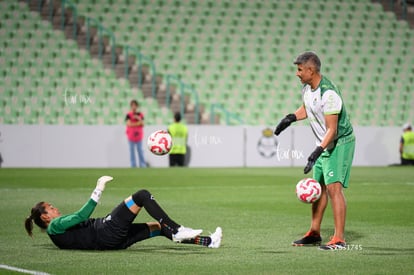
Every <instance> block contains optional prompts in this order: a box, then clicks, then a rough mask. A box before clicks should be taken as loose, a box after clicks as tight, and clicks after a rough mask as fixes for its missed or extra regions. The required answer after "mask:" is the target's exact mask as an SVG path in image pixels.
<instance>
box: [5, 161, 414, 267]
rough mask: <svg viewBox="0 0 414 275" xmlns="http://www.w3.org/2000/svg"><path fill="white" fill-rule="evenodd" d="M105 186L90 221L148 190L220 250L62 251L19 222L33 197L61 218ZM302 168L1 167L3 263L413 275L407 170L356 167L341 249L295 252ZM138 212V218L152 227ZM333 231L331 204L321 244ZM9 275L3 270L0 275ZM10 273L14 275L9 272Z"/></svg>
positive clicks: (413, 211) (300, 225)
mask: <svg viewBox="0 0 414 275" xmlns="http://www.w3.org/2000/svg"><path fill="white" fill-rule="evenodd" d="M104 174H108V175H112V176H113V177H114V178H115V179H114V181H113V182H111V183H109V185H108V186H107V188H106V190H105V192H104V194H103V197H102V199H101V203H100V204H99V205H98V206H97V208H96V210H95V212H94V214H93V217H99V216H104V215H106V214H107V213H108V212H109V211H110V210H111V209H112V208H113V207H114V206H115V205H116V204H118V203H119V202H120V201H121V200H122V199H124V198H125V197H127V196H128V195H130V194H131V193H133V192H135V191H136V190H138V189H141V188H146V189H148V190H150V191H151V192H152V193H153V194H154V195H155V197H156V198H157V200H158V202H159V203H160V204H161V205H162V206H163V207H164V208H165V209H166V210H167V212H168V213H169V215H170V216H171V217H172V218H174V219H175V220H177V221H178V222H179V223H182V224H183V225H186V226H191V227H194V228H199V227H200V228H203V229H204V230H205V232H206V233H208V232H209V231H213V230H214V229H215V227H216V226H221V227H222V228H223V232H224V237H223V242H222V247H221V248H220V249H206V248H203V247H198V246H191V245H179V244H174V243H172V242H170V241H169V240H167V239H165V238H154V239H151V240H147V241H144V242H141V243H138V244H136V245H134V246H132V247H130V248H129V249H127V250H122V251H100V252H99V251H65V250H59V249H57V248H56V247H55V246H54V245H53V244H52V243H51V241H50V240H49V238H48V237H47V235H46V234H44V233H41V232H40V230H38V229H37V228H36V229H35V231H34V233H35V236H34V239H31V238H30V237H28V236H27V235H26V233H25V231H24V227H23V220H24V218H25V217H26V216H27V215H28V214H29V210H30V208H31V207H32V206H33V205H34V203H36V202H38V201H40V200H46V201H49V202H51V203H53V204H54V205H55V206H56V207H58V208H59V209H60V210H61V212H62V213H70V212H72V211H75V210H77V209H78V208H79V207H81V206H82V204H83V203H84V202H85V201H86V200H87V199H88V198H89V195H90V193H91V192H92V190H93V189H94V187H95V182H96V179H97V178H98V177H99V176H101V175H104ZM303 177H304V175H303V173H302V169H301V168H299V167H298V168H257V169H250V168H249V169H247V168H246V169H242V168H240V169H226V168H222V169H185V168H184V169H0V192H1V200H0V220H1V222H0V264H4V265H9V266H15V267H19V268H25V269H29V270H37V271H43V272H48V273H51V274H167V273H168V274H295V273H296V274H305V273H306V274H312V273H315V274H327V273H340V274H342V273H344V274H413V273H414V264H413V262H414V169H413V167H379V168H368V167H355V168H353V171H352V176H351V184H350V188H349V189H348V190H346V197H347V203H348V216H347V226H346V238H347V241H348V243H349V245H350V246H349V249H348V250H346V251H319V250H318V249H317V248H316V247H310V248H309V247H306V248H305V247H292V246H291V245H290V244H291V242H292V241H293V240H295V239H297V238H299V237H301V235H302V234H303V233H305V231H306V230H307V229H308V226H309V219H310V215H309V214H310V207H309V205H306V204H303V203H301V202H299V201H298V200H297V199H296V197H295V194H294V189H295V184H296V182H297V181H299V180H300V179H301V178H303ZM150 220H151V219H150V217H149V216H148V215H147V214H146V213H141V214H140V215H139V216H138V217H137V219H136V221H137V222H145V221H150ZM332 233H333V218H332V211H331V208H330V205H329V206H328V209H327V212H326V214H325V219H324V222H323V231H322V235H323V236H322V237H323V239H324V241H327V240H328V238H329V236H330V235H331V234H332ZM5 273H10V272H9V271H6V270H2V269H0V274H5ZM10 274H15V273H10Z"/></svg>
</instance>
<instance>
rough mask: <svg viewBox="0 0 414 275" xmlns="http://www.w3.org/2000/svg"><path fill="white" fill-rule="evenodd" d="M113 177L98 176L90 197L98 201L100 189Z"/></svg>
mask: <svg viewBox="0 0 414 275" xmlns="http://www.w3.org/2000/svg"><path fill="white" fill-rule="evenodd" d="M113 179H114V178H113V177H111V176H102V177H100V178H99V179H98V181H97V182H96V188H95V190H93V192H92V195H91V199H93V200H94V201H95V202H99V199H100V198H101V196H102V191H103V190H105V185H106V184H107V183H108V182H110V181H111V180H113Z"/></svg>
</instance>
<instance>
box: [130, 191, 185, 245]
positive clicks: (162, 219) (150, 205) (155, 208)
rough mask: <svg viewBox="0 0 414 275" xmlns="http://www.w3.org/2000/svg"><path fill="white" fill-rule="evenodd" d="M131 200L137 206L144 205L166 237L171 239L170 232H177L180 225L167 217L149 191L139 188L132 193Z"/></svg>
mask: <svg viewBox="0 0 414 275" xmlns="http://www.w3.org/2000/svg"><path fill="white" fill-rule="evenodd" d="M132 200H133V201H134V202H135V204H136V205H138V206H139V207H144V208H145V210H146V211H147V212H148V214H150V216H151V217H153V218H154V219H156V220H157V221H158V222H159V223H160V224H161V231H162V233H163V235H165V236H166V237H167V238H169V239H172V234H176V233H177V232H178V228H179V227H180V225H179V224H177V223H176V222H174V221H173V220H172V219H170V217H168V215H167V213H165V212H164V210H162V208H161V207H160V206H159V205H158V203H157V202H156V201H155V199H154V197H153V196H152V195H151V193H150V192H148V191H147V190H140V191H138V192H136V193H135V194H133V195H132Z"/></svg>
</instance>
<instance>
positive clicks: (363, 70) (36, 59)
mask: <svg viewBox="0 0 414 275" xmlns="http://www.w3.org/2000/svg"><path fill="white" fill-rule="evenodd" d="M0 5H1V11H0V13H1V16H2V18H3V20H2V22H1V27H0V32H1V43H2V51H1V55H0V64H2V71H3V72H2V74H3V78H2V80H1V81H2V83H1V84H0V89H1V93H0V94H1V99H2V108H0V112H1V114H0V119H1V121H0V123H5V124H120V123H122V121H123V113H124V111H125V108H126V107H127V106H126V105H127V102H128V100H129V99H130V98H137V99H138V100H139V101H141V102H142V105H143V111H144V113H146V115H147V120H148V122H147V123H150V124H166V123H167V122H168V121H169V120H170V118H171V110H172V111H177V110H179V111H181V112H182V113H183V114H185V115H186V119H187V122H189V123H222V124H225V123H228V124H234V123H245V124H251V125H259V124H260V125H261V124H263V125H266V124H267V125H273V124H274V123H275V122H276V121H277V120H278V119H280V117H281V116H283V115H284V114H285V113H287V112H288V111H291V110H292V109H293V108H295V106H298V105H299V104H300V102H301V99H300V93H299V89H300V82H299V81H298V80H297V79H296V77H295V67H294V66H293V65H292V60H293V59H294V58H295V56H296V55H297V54H299V53H300V52H303V51H305V50H314V51H316V52H318V53H319V55H320V56H321V58H322V62H323V64H322V72H323V73H326V74H327V75H328V76H329V77H330V78H331V79H332V80H334V81H335V82H336V83H337V84H338V86H340V87H341V89H342V90H343V95H344V97H345V99H346V102H347V105H348V109H350V110H351V112H350V113H351V114H352V120H353V123H354V124H355V125H361V126H365V125H378V126H385V125H388V126H392V125H401V124H403V123H404V122H406V121H413V120H414V109H413V106H414V91H413V88H412V86H413V84H414V55H413V54H412V52H413V49H414V32H413V30H412V29H410V27H409V25H408V23H407V22H406V21H399V20H397V18H396V16H395V14H394V13H393V12H389V11H387V12H386V11H384V10H383V8H382V6H381V5H380V4H379V3H372V2H370V1H367V0H351V1H327V0H318V1H258V0H256V1H247V0H246V1H233V0H223V1H215V0H214V1H213V0H208V1H195V0H185V1H174V0H168V1H145V0H139V1H138V0H137V1H132V0H131V1H103V2H102V1H80V0H67V1H65V0H62V1H60V0H53V1H52V0H50V1H37V0H33V1H20V2H13V1H2V2H0ZM62 29H63V32H62ZM216 115H217V116H216Z"/></svg>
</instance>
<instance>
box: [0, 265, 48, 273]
mask: <svg viewBox="0 0 414 275" xmlns="http://www.w3.org/2000/svg"><path fill="white" fill-rule="evenodd" d="M0 269H7V270H11V271H16V272H20V273H26V274H32V275H50V274H49V273H46V272H41V271H36V270H28V269H23V268H18V267H14V266H10V265H4V264H0Z"/></svg>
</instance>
